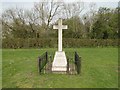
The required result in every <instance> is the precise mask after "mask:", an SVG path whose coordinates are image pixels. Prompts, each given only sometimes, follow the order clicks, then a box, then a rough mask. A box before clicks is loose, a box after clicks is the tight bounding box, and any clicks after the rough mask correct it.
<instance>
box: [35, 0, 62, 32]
mask: <svg viewBox="0 0 120 90" xmlns="http://www.w3.org/2000/svg"><path fill="white" fill-rule="evenodd" d="M61 6H62V3H57V2H54V1H53V0H52V1H51V2H40V3H36V4H35V6H34V7H35V13H36V14H37V16H38V19H39V20H40V21H41V22H40V23H41V25H42V26H44V29H46V30H48V27H49V25H50V24H51V22H52V20H53V19H54V17H55V16H57V15H58V14H59V13H60V11H61Z"/></svg>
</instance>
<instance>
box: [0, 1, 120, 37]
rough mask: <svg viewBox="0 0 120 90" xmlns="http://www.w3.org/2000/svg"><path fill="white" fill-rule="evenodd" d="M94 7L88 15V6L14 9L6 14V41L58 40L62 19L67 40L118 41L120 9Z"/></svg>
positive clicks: (44, 4) (53, 4) (41, 5)
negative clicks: (58, 27)
mask: <svg viewBox="0 0 120 90" xmlns="http://www.w3.org/2000/svg"><path fill="white" fill-rule="evenodd" d="M95 6H96V5H95V4H94V3H91V4H90V6H89V11H88V12H86V13H85V14H82V12H83V11H84V10H85V6H84V3H81V2H79V3H78V2H75V3H61V2H59V3H58V2H40V3H35V4H34V7H33V8H32V9H30V10H26V9H20V8H10V9H7V10H5V11H4V12H3V13H2V18H1V19H0V21H1V22H2V37H3V38H23V39H28V38H57V30H53V27H52V26H53V25H54V24H57V20H58V19H59V18H63V24H67V25H68V30H63V37H64V38H78V39H118V38H119V37H118V36H119V32H118V30H119V29H118V20H119V19H118V12H119V10H120V8H118V7H117V8H114V9H110V8H107V7H100V8H99V10H95Z"/></svg>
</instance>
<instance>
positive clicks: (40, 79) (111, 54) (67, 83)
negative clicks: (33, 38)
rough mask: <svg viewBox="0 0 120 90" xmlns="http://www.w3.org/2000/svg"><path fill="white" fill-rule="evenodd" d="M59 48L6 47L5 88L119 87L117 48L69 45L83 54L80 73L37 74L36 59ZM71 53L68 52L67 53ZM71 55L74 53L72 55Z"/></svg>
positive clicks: (3, 82) (4, 63) (4, 53)
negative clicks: (75, 46)
mask: <svg viewBox="0 0 120 90" xmlns="http://www.w3.org/2000/svg"><path fill="white" fill-rule="evenodd" d="M56 50H57V49H53V48H50V49H46V48H45V49H3V50H2V72H3V73H2V87H3V88H61V87H62V88H117V87H118V72H117V68H118V67H117V66H118V49H117V48H112V47H110V48H75V49H73V48H66V49H64V51H66V52H74V51H77V52H78V54H79V55H80V56H81V57H82V73H81V74H80V75H65V74H63V75H62V74H42V75H39V74H38V70H37V58H38V56H40V55H41V54H42V53H44V52H45V51H51V52H54V51H56ZM67 54H69V53H67ZM70 56H71V55H70Z"/></svg>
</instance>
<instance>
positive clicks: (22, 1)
mask: <svg viewBox="0 0 120 90" xmlns="http://www.w3.org/2000/svg"><path fill="white" fill-rule="evenodd" d="M39 1H41V0H1V1H0V6H1V8H0V11H1V10H6V9H9V8H16V7H17V8H24V9H31V8H32V7H33V6H34V2H39ZM44 1H45V0H44ZM49 1H50V0H49ZM57 1H62V2H63V1H64V2H75V1H80V0H57ZM81 1H84V2H85V7H86V9H87V6H88V4H89V3H90V2H95V3H96V8H99V7H109V8H116V7H117V6H118V2H119V0H81ZM1 4H2V5H1Z"/></svg>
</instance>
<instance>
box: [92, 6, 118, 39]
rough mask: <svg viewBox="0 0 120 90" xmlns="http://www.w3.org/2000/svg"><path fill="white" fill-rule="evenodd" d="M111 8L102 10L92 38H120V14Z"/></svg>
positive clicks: (94, 26) (98, 15) (95, 23)
mask: <svg viewBox="0 0 120 90" xmlns="http://www.w3.org/2000/svg"><path fill="white" fill-rule="evenodd" d="M117 11H118V10H117V8H116V9H115V10H110V9H109V8H100V9H99V11H98V14H97V20H96V22H94V24H93V29H92V32H91V38H96V39H116V38H118V12H117Z"/></svg>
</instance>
